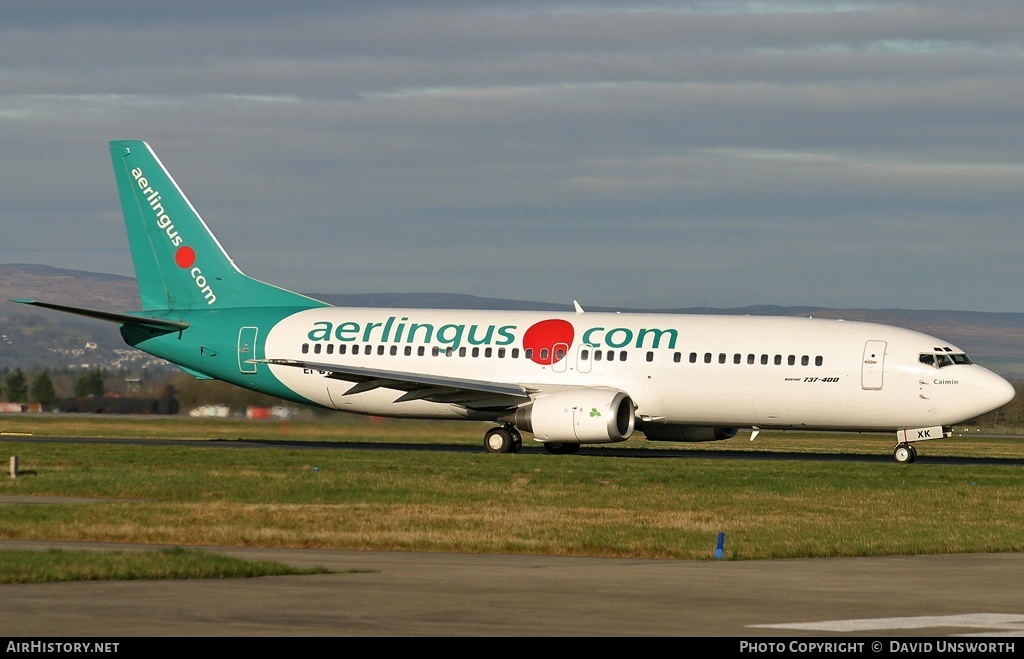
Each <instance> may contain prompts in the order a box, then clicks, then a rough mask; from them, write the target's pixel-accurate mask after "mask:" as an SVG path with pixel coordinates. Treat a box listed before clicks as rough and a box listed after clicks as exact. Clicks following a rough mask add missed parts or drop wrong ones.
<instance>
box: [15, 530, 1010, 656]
mask: <svg viewBox="0 0 1024 659" xmlns="http://www.w3.org/2000/svg"><path fill="white" fill-rule="evenodd" d="M48 547H64V548H74V549H94V550H100V551H102V550H106V549H141V548H144V547H143V546H139V545H94V544H77V543H51V542H27V541H0V549H15V548H34V549H45V548H48ZM207 549H209V550H211V551H217V552H222V553H225V554H230V555H232V556H238V557H242V558H250V559H271V560H277V561H281V562H284V563H287V564H291V565H296V566H311V565H320V566H324V567H328V568H331V569H334V570H338V571H339V572H338V573H336V574H330V575H315V576H289V577H261V578H256V579H227V580H180V581H116V582H112V581H104V582H82V583H57V584H16V585H4V586H0V620H2V621H3V623H2V626H3V631H4V635H5V636H64V635H66V636H193V635H194V636H232V637H237V636H321V635H344V636H422V635H427V636H436V635H453V636H490V635H499V636H564V635H573V636H575V635H579V636H606V635H608V636H629V635H644V636H662V635H684V636H697V635H706V636H801V637H802V636H812V635H813V636H833V637H848V636H852V635H868V636H879V635H924V636H941V635H947V634H975V635H983V636H996V635H1011V636H1018V635H1024V590H1022V588H1021V584H1020V576H1019V575H1021V574H1024V555H1020V554H981V555H956V556H901V557H881V558H836V559H808V560H785V561H666V560H630V559H607V558H570V557H555V556H509V555H497V556H494V555H472V554H427V553H396V552H353V551H324V550H301V549H256V548H207Z"/></svg>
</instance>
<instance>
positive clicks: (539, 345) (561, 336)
mask: <svg viewBox="0 0 1024 659" xmlns="http://www.w3.org/2000/svg"><path fill="white" fill-rule="evenodd" d="M573 336H574V332H573V328H572V323H570V322H568V321H566V320H558V319H554V318H552V319H550V320H542V321H540V322H539V323H534V324H533V325H531V326H530V328H529V329H527V330H526V333H525V334H523V347H524V348H526V349H527V350H533V355H532V356H531V357H530V359H531V360H532V361H533V362H535V363H537V364H545V365H546V364H551V363H554V362H557V361H558V360H559V359H560V358H559V359H556V357H555V351H556V346H557V347H559V348H561V349H562V350H565V352H566V353H568V352H569V346H571V345H572V339H573Z"/></svg>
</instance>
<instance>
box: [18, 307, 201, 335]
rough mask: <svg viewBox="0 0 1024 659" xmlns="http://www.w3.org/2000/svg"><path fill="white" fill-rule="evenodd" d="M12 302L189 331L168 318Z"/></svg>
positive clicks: (109, 320)
mask: <svg viewBox="0 0 1024 659" xmlns="http://www.w3.org/2000/svg"><path fill="white" fill-rule="evenodd" d="M11 302H17V303H19V304H30V305H32V306H34V307H43V308H44V309H53V310H54V311H63V312H64V313H73V314H75V315H77V316H85V317H86V318H96V319H97V320H105V321H107V322H108V323H117V324H119V325H137V326H139V327H150V328H155V329H161V330H168V331H180V330H183V329H188V323H186V322H185V321H183V320H167V319H166V318H149V317H146V316H133V315H131V314H126V313H113V312H110V311H97V310H96V309H83V308H81V307H66V306H64V305H62V304H50V303H48V302H38V301H36V300H11Z"/></svg>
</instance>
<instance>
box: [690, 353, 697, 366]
mask: <svg viewBox="0 0 1024 659" xmlns="http://www.w3.org/2000/svg"><path fill="white" fill-rule="evenodd" d="M690 363H691V364H696V363H697V353H695V352H691V353H690Z"/></svg>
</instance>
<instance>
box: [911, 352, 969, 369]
mask: <svg viewBox="0 0 1024 659" xmlns="http://www.w3.org/2000/svg"><path fill="white" fill-rule="evenodd" d="M918 360H919V361H920V362H921V363H922V364H928V365H929V366H934V367H935V368H945V367H946V366H952V365H953V364H973V363H974V362H972V361H971V358H970V357H968V356H967V355H965V354H964V353H962V352H940V353H937V354H932V353H930V352H922V353H921V356H920V357H918Z"/></svg>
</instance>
